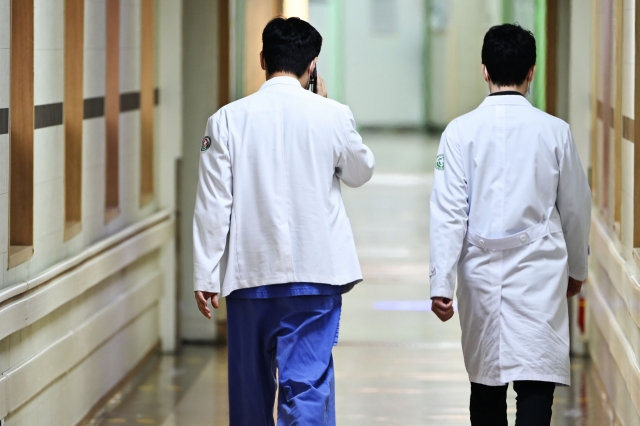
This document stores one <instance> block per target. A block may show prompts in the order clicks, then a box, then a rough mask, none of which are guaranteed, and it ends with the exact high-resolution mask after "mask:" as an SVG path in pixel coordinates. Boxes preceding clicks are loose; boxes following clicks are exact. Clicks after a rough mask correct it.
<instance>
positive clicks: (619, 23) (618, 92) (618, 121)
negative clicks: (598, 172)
mask: <svg viewBox="0 0 640 426" xmlns="http://www.w3.org/2000/svg"><path fill="white" fill-rule="evenodd" d="M623 17H624V2H623V0H615V4H614V19H615V21H614V25H615V35H614V46H615V52H614V64H615V71H614V76H613V79H614V83H615V88H614V90H615V93H614V107H613V111H614V112H613V223H614V229H615V230H616V232H617V234H618V236H620V232H621V228H620V227H621V222H622V130H623V129H622V124H623V123H622V70H623V61H622V59H623V58H622V57H623V49H622V47H623V46H622V44H623V42H624V19H623Z"/></svg>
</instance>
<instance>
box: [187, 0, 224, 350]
mask: <svg viewBox="0 0 640 426" xmlns="http://www.w3.org/2000/svg"><path fill="white" fill-rule="evenodd" d="M217 3H218V2H217V1H211V0H190V1H188V2H185V6H184V30H183V31H184V52H183V59H182V60H183V63H182V67H183V69H184V110H183V111H182V114H183V117H184V136H183V157H182V164H181V175H180V185H181V190H180V201H179V203H180V247H181V253H180V259H181V270H180V281H181V282H180V297H181V305H182V309H181V313H180V335H181V337H182V338H184V339H188V340H213V339H214V338H215V337H216V334H215V332H216V329H215V325H214V324H213V323H212V322H211V321H207V319H206V318H204V317H203V316H202V314H201V313H200V312H199V311H198V310H197V309H196V306H195V302H194V300H195V299H194V297H193V234H192V233H193V227H192V224H193V209H194V207H195V202H196V187H197V185H198V164H199V161H200V146H201V144H202V138H203V137H204V130H205V126H206V124H207V119H208V118H209V117H210V116H212V115H213V114H214V113H215V112H216V110H217V109H218V108H219V107H220V106H219V105H218V86H217V84H218V79H217V77H216V71H217V67H218V56H217V55H218V30H217V26H216V25H211V23H212V22H217Z"/></svg>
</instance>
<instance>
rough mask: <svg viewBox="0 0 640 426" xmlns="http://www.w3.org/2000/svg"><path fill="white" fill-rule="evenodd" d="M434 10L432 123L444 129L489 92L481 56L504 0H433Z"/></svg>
mask: <svg viewBox="0 0 640 426" xmlns="http://www.w3.org/2000/svg"><path fill="white" fill-rule="evenodd" d="M428 12H429V15H428V16H429V20H428V22H429V28H428V32H427V41H426V55H427V56H426V62H425V72H426V83H425V84H426V88H427V93H426V98H427V106H426V111H427V124H428V125H429V126H430V127H432V128H435V129H444V127H445V126H446V125H447V124H448V123H449V122H450V121H451V120H453V119H454V118H456V117H458V116H460V115H462V114H466V113H467V112H469V111H471V110H473V109H475V108H476V107H477V106H478V105H479V104H480V103H481V102H482V101H483V100H484V98H485V96H487V94H488V92H489V89H488V87H487V83H485V81H484V79H483V77H482V72H481V68H480V67H481V65H482V61H481V57H480V55H481V52H482V41H483V39H484V35H485V33H486V32H487V30H489V28H491V27H492V26H493V25H497V24H499V23H500V22H501V16H502V15H501V1H499V0H480V1H466V0H452V1H446V0H443V1H440V0H433V1H432V2H431V8H430V9H429V11H428Z"/></svg>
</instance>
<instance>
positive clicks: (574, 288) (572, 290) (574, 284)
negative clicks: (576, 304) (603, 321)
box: [567, 277, 584, 298]
mask: <svg viewBox="0 0 640 426" xmlns="http://www.w3.org/2000/svg"><path fill="white" fill-rule="evenodd" d="M582 284H584V281H578V280H576V279H575V278H571V277H569V285H568V286H567V298H569V297H573V296H575V295H576V294H578V293H580V290H582Z"/></svg>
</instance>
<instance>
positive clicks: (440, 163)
mask: <svg viewBox="0 0 640 426" xmlns="http://www.w3.org/2000/svg"><path fill="white" fill-rule="evenodd" d="M436 170H444V154H440V155H438V156H437V157H436Z"/></svg>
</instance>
